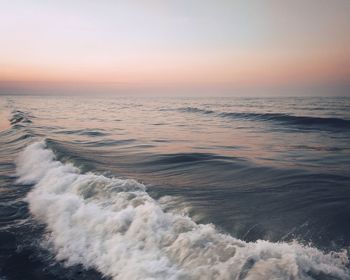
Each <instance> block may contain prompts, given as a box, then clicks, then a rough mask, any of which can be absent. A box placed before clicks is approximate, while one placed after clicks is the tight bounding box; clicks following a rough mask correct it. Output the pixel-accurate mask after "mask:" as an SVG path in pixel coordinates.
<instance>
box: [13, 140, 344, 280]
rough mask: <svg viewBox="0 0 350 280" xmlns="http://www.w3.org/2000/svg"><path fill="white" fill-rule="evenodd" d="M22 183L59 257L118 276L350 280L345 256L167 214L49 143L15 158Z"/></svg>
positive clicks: (124, 183) (136, 186)
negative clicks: (67, 159) (62, 158)
mask: <svg viewBox="0 0 350 280" xmlns="http://www.w3.org/2000/svg"><path fill="white" fill-rule="evenodd" d="M17 174H18V176H19V179H18V181H19V182H21V183H25V184H28V183H33V184H35V186H34V188H33V189H32V191H31V192H30V193H29V194H28V196H27V201H28V203H29V208H30V211H31V213H32V214H33V215H34V217H35V218H36V219H38V220H39V221H40V222H42V223H44V224H45V225H46V226H47V229H48V230H49V232H50V234H49V235H47V238H48V241H49V243H50V244H51V245H52V248H53V251H54V252H55V254H56V258H57V260H59V261H65V262H66V264H67V265H74V264H82V265H83V266H84V267H86V268H95V269H97V270H99V271H100V272H102V273H103V274H104V275H105V276H108V277H112V278H113V279H262V278H264V279H350V276H349V275H350V273H349V270H348V268H347V266H348V264H349V261H348V258H347V252H346V251H342V252H331V253H328V254H326V253H323V252H321V251H320V250H318V249H316V248H313V247H308V246H303V245H301V244H299V243H297V242H296V241H295V242H292V243H284V242H281V243H273V242H268V241H263V240H259V241H257V242H244V241H242V240H239V239H236V238H234V237H232V236H230V235H226V234H223V233H220V232H218V230H217V229H216V228H215V227H214V226H213V225H210V224H208V225H203V224H197V223H195V222H194V221H193V220H192V219H191V218H190V217H187V216H183V215H180V214H176V213H170V212H165V211H164V210H163V209H164V208H163V206H161V204H160V203H159V202H158V201H156V200H154V199H152V198H151V197H150V196H149V195H148V193H147V192H146V187H145V186H144V185H143V184H140V183H138V182H136V181H134V180H121V179H117V178H107V177H105V176H102V175H96V174H94V173H86V174H84V173H82V172H81V170H79V169H78V168H76V167H74V166H73V165H72V164H63V163H61V162H59V161H57V160H56V159H55V155H54V153H53V152H52V151H51V150H49V149H47V148H46V144H45V142H44V141H42V142H37V143H34V144H31V145H29V146H28V147H27V148H26V149H25V150H24V151H23V152H22V154H21V155H20V156H19V158H18V160H17Z"/></svg>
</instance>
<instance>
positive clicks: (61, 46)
mask: <svg viewBox="0 0 350 280" xmlns="http://www.w3.org/2000/svg"><path fill="white" fill-rule="evenodd" d="M0 7H1V9H0V38H1V41H0V93H4V92H10V91H11V90H12V92H16V90H17V89H25V88H31V89H34V90H35V89H38V90H39V89H45V90H50V89H55V88H56V89H64V88H76V89H78V88H79V89H82V91H84V90H86V89H91V88H95V89H105V90H111V91H115V92H118V91H119V92H123V91H128V92H133V91H135V92H136V91H138V92H147V91H154V90H159V91H161V92H164V93H166V92H192V91H193V92H204V91H208V92H220V91H222V92H227V93H232V94H236V93H237V92H241V93H242V92H250V91H251V92H254V93H258V94H260V93H261V94H263V93H264V92H265V93H266V91H270V92H272V91H273V90H275V91H276V92H280V93H281V94H283V93H285V94H288V93H305V94H309V93H310V94H338V93H339V94H350V0H250V1H245V0H217V1H214V0H211V1H208V0H172V1H170V0H138V1H136V0H128V1H126V0H124V1H119V0H114V1H108V0H101V1H90V0H70V1H66V0H61V1H52V0H47V1H42V0H25V1H24V0H22V1H19V0H0Z"/></svg>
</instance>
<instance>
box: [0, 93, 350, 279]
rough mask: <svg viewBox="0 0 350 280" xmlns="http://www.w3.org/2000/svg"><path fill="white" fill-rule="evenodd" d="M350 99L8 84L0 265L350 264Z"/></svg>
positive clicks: (160, 270) (2, 112)
mask: <svg viewBox="0 0 350 280" xmlns="http://www.w3.org/2000/svg"><path fill="white" fill-rule="evenodd" d="M349 109H350V98H340V97H338V98H335V97H332V98H331V97H323V98H229V97H223V98H204V97H202V98H200V97H196V98H195V97H193V98H180V97H178V98H175V97H162V98H159V97H158V98H151V97H113V98H111V97H109V98H107V97H101V98H91V97H85V98H83V97H39V96H2V97H0V117H1V121H0V128H1V131H0V269H1V270H0V279H239V280H242V279H350V268H349V260H348V257H349V248H350V247H349V246H350V110H349ZM6 119H8V122H7V120H6Z"/></svg>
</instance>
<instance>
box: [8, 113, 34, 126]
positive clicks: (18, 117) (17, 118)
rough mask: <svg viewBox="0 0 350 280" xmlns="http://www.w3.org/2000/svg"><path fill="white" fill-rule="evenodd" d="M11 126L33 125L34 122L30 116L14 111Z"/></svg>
mask: <svg viewBox="0 0 350 280" xmlns="http://www.w3.org/2000/svg"><path fill="white" fill-rule="evenodd" d="M9 121H10V123H11V125H14V124H17V123H31V122H32V121H31V120H30V118H29V114H28V113H26V112H22V111H19V110H15V111H12V114H11V117H10V119H9Z"/></svg>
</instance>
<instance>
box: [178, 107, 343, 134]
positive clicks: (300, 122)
mask: <svg viewBox="0 0 350 280" xmlns="http://www.w3.org/2000/svg"><path fill="white" fill-rule="evenodd" d="M179 110H180V111H182V112H190V113H204V114H215V115H216V116H219V117H224V118H231V119H243V120H244V119H246V120H253V121H268V122H274V123H280V124H287V125H294V126H298V127H302V128H305V129H307V128H311V129H312V128H316V129H322V128H323V129H346V130H348V129H350V120H347V119H341V118H323V117H312V116H293V115H288V114H283V113H251V112H248V113H242V112H222V113H219V112H214V111H211V110H204V109H199V108H195V107H187V108H180V109H179Z"/></svg>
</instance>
